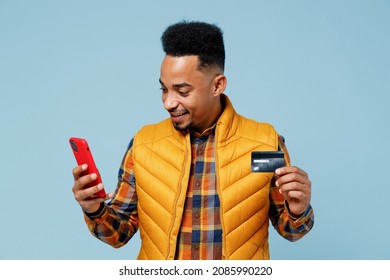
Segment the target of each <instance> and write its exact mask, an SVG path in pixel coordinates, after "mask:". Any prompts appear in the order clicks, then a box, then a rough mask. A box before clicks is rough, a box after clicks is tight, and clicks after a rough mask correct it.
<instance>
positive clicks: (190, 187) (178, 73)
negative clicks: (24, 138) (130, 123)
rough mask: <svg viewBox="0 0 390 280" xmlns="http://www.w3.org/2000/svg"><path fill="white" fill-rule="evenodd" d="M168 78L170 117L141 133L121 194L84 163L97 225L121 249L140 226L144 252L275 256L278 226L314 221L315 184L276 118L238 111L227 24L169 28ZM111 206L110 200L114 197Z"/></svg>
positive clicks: (91, 218)
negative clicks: (261, 161)
mask: <svg viewBox="0 0 390 280" xmlns="http://www.w3.org/2000/svg"><path fill="white" fill-rule="evenodd" d="M161 39H162V44H163V49H164V51H165V53H166V56H165V57H164V59H163V62H162V65H161V75H160V79H159V82H160V84H161V90H162V101H163V103H164V108H165V109H166V110H167V111H168V113H169V115H170V118H168V119H166V120H164V121H162V122H160V123H158V124H154V125H147V126H145V127H144V128H142V129H141V130H140V131H139V132H138V133H137V134H136V135H135V137H134V139H132V140H131V142H130V145H129V147H128V150H127V151H126V153H125V156H124V159H123V162H122V166H121V168H120V171H119V182H118V186H117V189H116V191H115V194H108V195H107V196H106V197H105V198H97V197H96V196H94V194H95V193H96V192H97V191H98V190H100V189H101V188H103V186H102V185H97V186H95V187H92V188H89V189H85V188H84V186H85V185H86V184H87V183H89V182H92V181H93V180H94V179H95V178H96V175H95V174H92V175H86V176H81V175H80V174H81V172H82V171H83V170H85V169H86V166H78V167H76V168H74V170H73V175H74V180H75V183H74V186H73V192H74V195H75V198H76V200H77V201H78V202H79V204H80V205H81V208H82V209H83V211H84V214H85V221H86V223H87V225H88V227H89V230H90V231H91V233H92V234H93V235H95V236H96V237H97V238H99V239H100V240H102V241H104V242H106V243H108V244H110V245H112V246H113V247H120V246H123V245H124V244H126V243H127V242H128V241H129V239H130V238H131V237H132V236H133V235H134V233H135V232H136V231H137V230H138V229H139V230H140V235H141V240H142V244H141V249H140V252H139V255H138V259H269V257H270V255H269V248H268V224H269V220H271V222H272V224H273V226H274V227H275V229H276V230H277V231H278V232H279V234H280V235H282V236H283V237H285V238H286V239H288V240H290V241H295V240H298V239H299V238H301V237H302V236H304V235H305V234H306V233H307V232H309V231H310V229H311V228H312V226H313V223H314V215H313V210H312V207H311V205H310V198H311V182H310V180H309V179H308V175H307V174H306V172H305V171H303V170H301V169H300V168H298V167H293V166H289V158H288V153H287V150H286V148H285V146H284V143H283V141H282V138H281V137H280V136H279V135H278V134H277V132H276V131H275V130H274V129H273V127H272V126H271V125H269V124H265V123H259V122H256V121H253V120H249V119H247V118H245V117H243V116H241V115H238V114H237V113H236V112H235V110H234V108H233V106H232V104H231V102H230V101H229V98H228V97H227V96H226V95H225V94H224V91H225V88H226V77H225V76H224V62H225V50H224V43H223V36H222V32H221V30H220V29H219V28H218V27H217V26H215V25H211V24H207V23H202V22H180V23H177V24H174V25H172V26H170V27H168V28H167V29H166V30H165V32H164V33H163V35H162V38H161ZM280 149H281V150H283V151H284V152H285V160H286V163H287V166H285V167H282V168H279V169H277V170H276V171H275V172H266V173H259V172H251V167H250V162H251V152H252V151H276V150H280ZM110 198H112V199H111V200H110V202H108V203H105V202H104V201H105V200H108V199H110Z"/></svg>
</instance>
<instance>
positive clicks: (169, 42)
mask: <svg viewBox="0 0 390 280" xmlns="http://www.w3.org/2000/svg"><path fill="white" fill-rule="evenodd" d="M161 42H162V47H163V50H164V52H165V53H166V55H171V56H185V55H197V56H198V57H199V68H200V69H210V68H212V67H215V66H217V67H219V68H220V69H221V70H222V72H223V71H224V69H225V46H224V43H223V33H222V30H221V29H220V28H219V27H218V26H216V25H215V24H209V23H205V22H198V21H191V22H189V21H181V22H178V23H175V24H173V25H171V26H168V27H167V28H166V29H165V31H164V33H163V34H162V36H161Z"/></svg>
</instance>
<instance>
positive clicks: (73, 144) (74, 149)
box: [70, 140, 78, 152]
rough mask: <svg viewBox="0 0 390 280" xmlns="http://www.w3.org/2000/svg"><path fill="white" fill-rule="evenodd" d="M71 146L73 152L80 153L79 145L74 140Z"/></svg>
mask: <svg viewBox="0 0 390 280" xmlns="http://www.w3.org/2000/svg"><path fill="white" fill-rule="evenodd" d="M70 146H71V147H72V149H73V151H75V152H78V149H77V145H76V143H75V142H74V141H73V140H70Z"/></svg>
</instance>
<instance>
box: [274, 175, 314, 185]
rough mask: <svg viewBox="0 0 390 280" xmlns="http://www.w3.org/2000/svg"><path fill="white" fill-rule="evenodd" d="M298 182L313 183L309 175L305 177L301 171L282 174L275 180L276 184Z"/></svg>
mask: <svg viewBox="0 0 390 280" xmlns="http://www.w3.org/2000/svg"><path fill="white" fill-rule="evenodd" d="M292 182H297V183H300V184H303V185H309V186H310V185H311V182H310V180H309V179H308V178H307V177H304V176H303V175H302V174H299V173H287V174H285V175H283V176H280V177H279V178H278V179H277V181H276V182H275V185H276V186H283V185H285V184H288V183H292Z"/></svg>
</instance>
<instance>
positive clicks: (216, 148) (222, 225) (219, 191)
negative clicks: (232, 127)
mask: <svg viewBox="0 0 390 280" xmlns="http://www.w3.org/2000/svg"><path fill="white" fill-rule="evenodd" d="M219 125H220V123H217V126H216V128H215V145H214V159H215V176H216V181H217V186H216V187H217V193H218V197H219V216H220V222H221V228H222V260H223V259H225V258H226V236H225V221H224V215H223V212H222V209H223V207H222V205H223V200H222V196H221V184H220V179H219V161H218V152H217V151H218V131H219V129H218V127H219Z"/></svg>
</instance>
